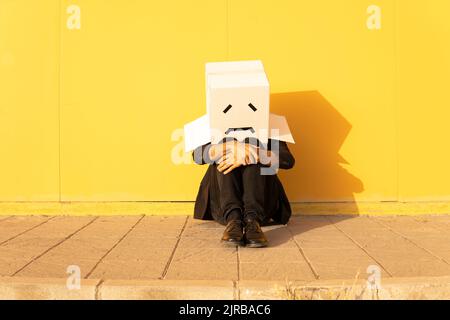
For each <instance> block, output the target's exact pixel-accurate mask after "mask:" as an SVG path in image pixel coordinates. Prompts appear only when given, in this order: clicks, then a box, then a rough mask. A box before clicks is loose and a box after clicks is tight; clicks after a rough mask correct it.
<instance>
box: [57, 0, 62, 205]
mask: <svg viewBox="0 0 450 320" xmlns="http://www.w3.org/2000/svg"><path fill="white" fill-rule="evenodd" d="M62 1H63V0H59V1H58V62H57V63H58V178H59V180H58V199H59V201H60V202H61V198H62V197H61V181H62V179H61V96H62V94H61V86H62V84H61V78H62V13H61V10H62Z"/></svg>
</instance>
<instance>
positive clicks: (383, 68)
mask: <svg viewBox="0 0 450 320" xmlns="http://www.w3.org/2000/svg"><path fill="white" fill-rule="evenodd" d="M372 4H373V1H364V0H342V1H335V0H318V1H306V0H305V1H298V0H279V1H271V0H251V1H250V0H249V1H238V0H230V6H229V12H230V18H229V27H230V29H229V52H230V57H229V58H230V59H231V60H234V59H236V60H240V59H262V60H263V62H264V64H265V67H266V71H267V72H268V76H269V80H270V83H271V91H272V93H273V96H272V105H271V108H272V111H274V112H276V113H279V114H284V115H286V116H287V118H288V121H289V123H290V125H291V127H292V130H293V132H294V135H295V138H296V140H297V142H298V143H297V144H296V145H295V146H293V147H292V151H293V152H294V155H295V156H296V159H297V166H296V168H295V169H294V170H293V171H289V172H285V173H282V174H281V176H282V180H283V181H284V183H285V185H286V188H287V191H288V195H289V196H290V199H291V200H293V201H353V200H365V201H371V200H384V201H385V200H396V199H397V166H396V163H397V158H396V142H395V117H394V71H395V64H394V62H395V61H394V57H395V55H394V16H395V15H394V2H393V1H391V0H380V1H377V4H378V6H379V7H380V9H381V12H382V16H381V17H382V18H381V21H382V26H381V29H380V30H369V28H368V27H367V23H366V22H367V19H368V18H369V17H370V14H368V13H367V10H368V8H369V6H370V5H372Z"/></svg>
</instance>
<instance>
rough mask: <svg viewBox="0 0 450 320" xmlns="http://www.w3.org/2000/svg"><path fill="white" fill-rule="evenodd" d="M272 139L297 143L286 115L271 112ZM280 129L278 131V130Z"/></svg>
mask: <svg viewBox="0 0 450 320" xmlns="http://www.w3.org/2000/svg"><path fill="white" fill-rule="evenodd" d="M269 127H270V133H269V135H270V139H274V140H279V141H284V142H288V143H295V141H294V137H293V136H292V133H291V130H290V129H289V125H288V122H287V120H286V117H284V116H279V115H277V114H273V113H271V114H270V118H269ZM273 130H275V131H273ZM277 131H278V132H277Z"/></svg>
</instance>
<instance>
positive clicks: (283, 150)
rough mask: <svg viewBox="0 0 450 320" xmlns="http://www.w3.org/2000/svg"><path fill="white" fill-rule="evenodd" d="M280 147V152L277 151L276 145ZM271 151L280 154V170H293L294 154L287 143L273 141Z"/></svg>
mask: <svg viewBox="0 0 450 320" xmlns="http://www.w3.org/2000/svg"><path fill="white" fill-rule="evenodd" d="M277 143H278V145H279V147H278V151H277V150H276V147H275V144H277ZM271 149H273V150H272V151H273V152H278V156H279V162H280V169H286V170H288V169H292V168H293V167H294V165H295V158H294V156H293V155H292V153H291V152H290V151H289V148H288V146H287V143H286V142H284V141H277V140H272V141H271Z"/></svg>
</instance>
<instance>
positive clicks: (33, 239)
mask: <svg viewBox="0 0 450 320" xmlns="http://www.w3.org/2000/svg"><path fill="white" fill-rule="evenodd" d="M95 219H96V218H94V217H56V218H54V219H51V220H50V221H48V222H47V223H45V224H42V225H40V226H39V227H37V228H35V229H32V230H30V231H28V232H26V233H24V234H22V235H20V236H18V237H16V238H14V239H13V240H11V241H8V242H6V243H4V244H3V245H1V246H0V276H12V275H15V274H16V273H18V272H20V271H21V270H22V269H23V268H26V266H27V265H29V264H30V263H32V262H33V261H34V260H35V259H38V258H39V257H41V256H42V255H44V254H46V253H47V252H48V251H50V250H52V249H54V248H55V247H56V246H58V245H60V244H61V243H62V242H64V241H65V240H67V239H68V238H70V237H71V236H73V235H74V234H75V233H77V232H78V231H79V230H81V229H82V228H85V227H86V226H87V225H89V224H90V223H92V222H93V221H94V220H95Z"/></svg>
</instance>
